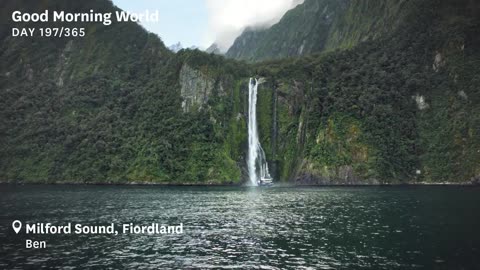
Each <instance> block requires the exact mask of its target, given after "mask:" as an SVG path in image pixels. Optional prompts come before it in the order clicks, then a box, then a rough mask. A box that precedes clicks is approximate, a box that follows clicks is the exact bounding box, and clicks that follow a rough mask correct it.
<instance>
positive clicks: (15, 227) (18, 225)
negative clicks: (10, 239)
mask: <svg viewBox="0 0 480 270" xmlns="http://www.w3.org/2000/svg"><path fill="white" fill-rule="evenodd" d="M12 228H13V230H14V231H15V233H16V234H18V232H19V231H20V229H21V228H22V222H20V220H15V221H14V222H12Z"/></svg>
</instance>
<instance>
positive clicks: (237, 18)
mask: <svg viewBox="0 0 480 270" xmlns="http://www.w3.org/2000/svg"><path fill="white" fill-rule="evenodd" d="M302 1H303V0H133V1H132V0H113V3H114V4H115V5H116V6H117V7H119V8H121V9H123V10H125V11H129V12H145V10H148V11H149V12H150V13H151V12H155V11H156V10H158V12H159V21H158V22H141V24H142V25H143V26H144V27H145V28H146V29H147V30H148V31H150V32H153V33H156V34H157V35H158V36H159V37H160V38H161V39H162V40H163V42H164V43H165V45H167V46H170V45H172V44H175V43H177V42H180V43H181V44H182V45H183V47H191V46H196V47H200V48H203V49H205V48H207V47H208V46H210V45H211V44H212V43H214V42H215V43H217V44H218V45H219V47H220V48H221V49H222V50H224V51H226V50H227V49H228V48H229V47H230V46H231V45H232V43H233V41H234V40H235V38H236V37H238V36H239V35H240V34H241V33H242V31H243V30H244V29H245V28H246V27H257V28H260V27H268V26H271V25H272V24H274V23H276V22H278V21H279V20H280V18H281V17H282V16H283V14H285V12H286V11H288V10H289V9H291V8H293V7H294V6H296V5H297V4H299V3H301V2H302Z"/></svg>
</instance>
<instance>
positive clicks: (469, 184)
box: [0, 181, 480, 188]
mask: <svg viewBox="0 0 480 270" xmlns="http://www.w3.org/2000/svg"><path fill="white" fill-rule="evenodd" d="M0 185H12V186H17V185H18V186H34V185H35V186H38V185H44V186H158V187H248V185H245V184H244V183H239V184H235V183H223V184H222V183H188V182H187V183H176V182H171V183H151V182H126V183H102V182H92V183H79V182H44V183H42V182H21V181H19V182H6V181H0ZM417 186H436V187H447V186H448V187H454V186H458V187H480V183H473V182H459V183H452V182H432V183H429V182H418V183H385V184H379V183H375V184H374V183H357V184H335V183H332V184H298V183H297V184H296V183H289V182H281V183H274V185H273V186H272V187H276V188H279V187H282V188H287V187H293V188H295V187H417ZM262 188H263V187H262Z"/></svg>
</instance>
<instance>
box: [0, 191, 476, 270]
mask: <svg viewBox="0 0 480 270" xmlns="http://www.w3.org/2000/svg"><path fill="white" fill-rule="evenodd" d="M15 219H19V220H21V221H23V222H28V223H34V222H45V223H46V222H51V223H54V224H57V225H61V224H65V223H68V222H73V223H82V224H85V225H100V224H107V223H111V222H114V223H117V224H121V223H129V222H133V223H135V224H139V225H147V224H149V223H151V222H158V223H164V224H178V223H180V222H182V223H183V224H184V233H183V234H181V235H117V236H114V235H25V233H24V232H22V233H20V234H19V235H16V234H15V233H14V232H13V230H12V229H11V227H10V224H11V222H12V221H13V220H15ZM27 238H30V239H33V240H45V241H46V242H47V248H46V249H29V250H27V249H25V239H27ZM0 244H1V247H0V269H10V268H37V269H38V268H40V267H42V266H43V267H61V268H76V267H78V268H101V269H104V268H127V269H132V268H154V269H169V268H175V269H178V268H188V269H198V268H200V269H205V268H237V269H251V268H257V269H480V189H479V188H471V187H470V188H461V187H384V188H380V187H367V188H267V189H258V188H257V189H254V188H220V187H195V188H194V187H176V188H173V187H168V188H167V187H138V186H137V187H133V186H125V187H118V186H6V185H3V186H1V185H0Z"/></svg>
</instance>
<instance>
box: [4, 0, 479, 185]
mask: <svg viewBox="0 0 480 270" xmlns="http://www.w3.org/2000/svg"><path fill="white" fill-rule="evenodd" d="M373 2H376V3H377V5H374V3H373ZM310 5H314V6H315V8H311V6H310ZM25 6H28V7H30V8H31V10H40V11H42V10H44V9H47V8H49V9H63V10H66V11H68V10H76V11H79V10H80V11H81V10H84V11H88V10H90V9H92V8H94V9H95V10H113V9H115V7H113V5H112V4H111V3H110V2H109V1H104V0H88V1H81V2H80V1H77V2H66V1H54V0H48V1H38V2H35V4H33V3H31V1H26V0H22V1H6V2H3V4H2V9H1V12H2V14H1V15H2V17H1V18H2V19H1V20H2V25H6V26H7V27H6V29H7V30H6V31H4V30H1V31H0V35H1V36H0V49H1V51H0V91H1V92H0V181H10V182H17V181H23V182H87V183H88V182H95V183H124V182H153V183H179V184H180V183H183V184H195V183H200V184H217V183H240V182H242V181H243V180H244V179H246V165H245V156H246V147H247V128H246V126H247V123H246V121H247V117H246V113H247V108H248V104H247V102H248V78H249V77H250V76H258V77H263V78H264V79H265V80H266V83H264V84H262V85H260V89H259V96H258V104H257V108H258V120H259V133H260V139H261V141H262V145H263V147H264V149H265V152H266V155H267V159H268V161H269V163H270V167H271V168H272V173H273V175H274V177H275V180H276V181H294V182H296V183H308V184H310V183H324V184H325V183H327V184H332V183H335V184H342V183H343V184H362V183H401V182H418V181H424V182H442V181H449V182H466V181H470V180H472V179H475V178H478V177H479V176H480V90H479V89H480V77H479V75H478V74H480V72H479V71H480V68H479V67H478V66H479V64H480V52H479V48H480V38H479V37H480V24H479V18H480V14H479V7H478V6H479V4H478V3H476V1H473V0H472V1H468V0H465V1H440V0H427V1H413V0H412V1H402V0H398V1H393V0H391V1H390V0H389V1H382V3H381V4H378V1H369V0H362V1H346V0H345V1H309V0H306V1H305V3H304V4H302V5H299V6H298V7H296V8H295V9H293V10H291V11H289V12H287V14H286V15H285V16H284V18H282V20H281V21H280V22H279V23H278V24H277V25H274V26H272V27H271V28H270V29H267V30H262V31H258V32H257V31H255V33H256V34H255V35H257V36H258V39H257V38H255V39H252V40H253V41H254V42H250V41H248V42H247V41H245V42H243V41H242V42H240V41H241V40H242V38H244V37H245V35H248V34H247V32H248V31H246V32H245V33H244V34H242V36H240V37H239V38H238V39H237V41H236V42H235V44H234V46H233V47H232V48H231V49H230V50H229V52H228V53H227V55H229V56H230V57H235V58H240V59H248V60H253V61H258V60H261V59H268V58H282V59H279V60H275V61H269V62H259V63H256V64H245V63H244V62H237V61H235V60H228V59H225V58H224V57H222V56H218V55H214V54H207V53H203V52H200V51H197V50H193V51H192V50H181V51H180V52H178V53H177V54H174V53H172V52H170V51H169V50H168V49H167V48H166V47H165V46H164V44H163V43H162V41H161V40H160V39H159V38H158V37H157V36H155V35H153V34H149V33H147V32H146V31H145V30H144V29H142V28H141V27H140V26H138V25H137V24H135V23H114V24H112V25H110V26H104V25H102V24H91V23H89V24H88V25H86V26H85V27H86V28H87V34H86V36H85V37H82V38H57V39H47V38H45V39H38V38H13V37H10V33H9V29H10V28H11V27H12V22H11V21H10V14H11V11H12V10H15V9H18V8H19V7H25ZM31 10H30V11H31ZM319 12H320V13H319ZM322 12H323V13H322ZM310 13H312V14H310ZM318 14H323V15H322V16H317V15H318ZM79 26H80V25H79ZM286 33H292V34H291V35H290V34H286ZM298 35H304V37H305V38H308V39H302V38H298ZM266 37H268V39H264V38H266ZM267 40H268V41H267ZM303 40H306V41H303ZM280 41H282V43H276V42H280ZM263 42H265V43H263ZM298 42H305V43H298ZM268 43H269V44H270V45H272V44H277V45H278V44H280V45H282V46H276V45H275V46H272V47H271V48H270V49H269V50H268V49H267V47H263V46H264V45H262V44H268ZM239 44H242V46H240V47H238V46H239ZM252 44H253V45H252ZM302 44H304V45H303V49H302V50H301V53H298V51H299V49H298V48H300V47H301V46H302ZM284 45H285V46H284ZM235 46H237V47H235ZM248 46H251V47H250V48H247V47H248ZM291 48H293V49H291ZM277 49H278V50H277ZM235 50H236V52H237V53H238V54H235V55H232V52H233V51H235ZM250 52H251V53H252V54H249V53H250ZM292 52H293V53H292ZM296 52H297V53H296ZM314 52H318V53H316V54H315V53H314ZM311 53H313V54H311ZM297 55H305V56H303V57H299V58H293V59H292V58H290V59H283V58H284V57H290V56H297Z"/></svg>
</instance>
